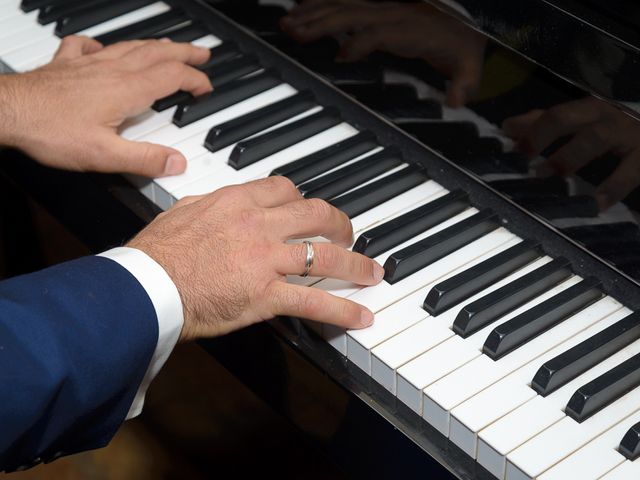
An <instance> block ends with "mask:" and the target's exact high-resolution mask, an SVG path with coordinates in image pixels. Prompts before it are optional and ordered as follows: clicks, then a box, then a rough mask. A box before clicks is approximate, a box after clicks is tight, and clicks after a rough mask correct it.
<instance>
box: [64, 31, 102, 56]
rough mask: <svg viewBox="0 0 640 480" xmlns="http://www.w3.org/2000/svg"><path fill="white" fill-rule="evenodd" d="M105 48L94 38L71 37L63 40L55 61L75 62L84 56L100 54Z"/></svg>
mask: <svg viewBox="0 0 640 480" xmlns="http://www.w3.org/2000/svg"><path fill="white" fill-rule="evenodd" d="M103 48H104V47H103V46H102V44H101V43H100V42H98V41H97V40H94V39H93V38H89V37H84V36H77V35H70V36H68V37H64V38H63V39H62V42H60V46H59V47H58V51H57V52H56V54H55V55H54V57H53V60H54V61H56V60H73V59H74V58H78V57H81V56H83V55H89V54H91V53H96V52H99V51H100V50H102V49H103Z"/></svg>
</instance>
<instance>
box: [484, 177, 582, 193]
mask: <svg viewBox="0 0 640 480" xmlns="http://www.w3.org/2000/svg"><path fill="white" fill-rule="evenodd" d="M489 185H491V186H492V187H493V188H495V189H496V190H498V191H499V192H502V193H505V194H507V195H509V196H510V197H513V198H519V197H533V196H536V195H538V196H545V195H547V196H548V195H562V196H567V195H569V184H568V183H567V180H566V178H564V177H549V178H515V179H507V180H494V181H492V182H489Z"/></svg>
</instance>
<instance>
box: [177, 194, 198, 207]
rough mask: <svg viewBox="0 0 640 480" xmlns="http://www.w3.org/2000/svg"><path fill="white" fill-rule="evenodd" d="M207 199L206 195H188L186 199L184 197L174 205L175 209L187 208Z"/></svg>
mask: <svg viewBox="0 0 640 480" xmlns="http://www.w3.org/2000/svg"><path fill="white" fill-rule="evenodd" d="M205 197H206V195H188V196H186V197H182V198H181V199H180V200H178V201H177V202H176V203H175V204H174V205H173V208H180V207H186V206H187V205H191V204H192V203H196V202H199V201H200V200H202V199H204V198H205Z"/></svg>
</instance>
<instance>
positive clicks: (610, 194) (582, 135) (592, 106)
mask: <svg viewBox="0 0 640 480" xmlns="http://www.w3.org/2000/svg"><path fill="white" fill-rule="evenodd" d="M503 129H504V131H505V133H506V134H507V135H509V136H510V137H512V138H514V139H515V140H516V141H517V146H518V147H519V149H520V150H522V151H523V152H525V153H527V154H529V155H531V156H532V157H535V156H537V155H539V154H540V153H541V152H542V151H543V150H544V149H545V148H546V147H548V146H549V145H551V144H553V143H554V142H555V141H556V140H559V139H562V138H563V137H566V136H571V140H569V141H568V142H567V143H566V144H565V145H564V146H562V147H561V148H559V149H558V150H557V151H556V152H554V153H553V154H552V155H551V156H550V157H549V158H548V159H547V160H546V162H545V163H544V164H543V165H542V167H541V169H542V170H551V171H552V172H554V173H556V174H558V175H569V174H572V173H574V172H576V171H578V170H579V169H580V168H582V167H584V166H585V165H587V164H588V163H590V162H591V161H593V160H595V159H596V158H598V157H601V156H602V155H604V154H606V153H612V154H614V155H616V156H618V157H620V158H621V159H622V161H621V162H620V165H619V166H618V168H616V170H615V171H614V172H613V173H612V174H611V175H610V176H609V178H607V179H605V180H604V181H603V182H602V183H601V184H600V185H599V186H598V188H597V191H596V200H597V201H598V205H599V207H600V209H602V210H605V209H607V208H609V207H611V206H612V205H613V204H615V203H616V202H618V201H619V200H622V199H623V198H625V197H626V196H627V195H628V194H629V193H631V191H632V190H633V189H634V188H636V187H637V186H638V185H640V125H639V124H638V121H637V120H635V119H633V118H632V117H631V116H629V115H627V114H626V113H624V112H622V111H620V110H618V109H617V108H615V107H613V106H611V105H610V104H608V103H606V102H603V101H602V100H598V99H597V98H594V97H587V98H583V99H581V100H576V101H573V102H567V103H563V104H560V105H556V106H554V107H552V108H550V109H548V110H532V111H530V112H528V113H525V114H523V115H518V116H516V117H512V118H509V119H507V120H505V121H504V123H503Z"/></svg>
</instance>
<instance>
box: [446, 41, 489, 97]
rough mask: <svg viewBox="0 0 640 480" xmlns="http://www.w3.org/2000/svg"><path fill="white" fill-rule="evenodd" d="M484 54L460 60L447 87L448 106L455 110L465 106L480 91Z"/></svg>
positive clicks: (479, 53)
mask: <svg viewBox="0 0 640 480" xmlns="http://www.w3.org/2000/svg"><path fill="white" fill-rule="evenodd" d="M482 60H483V57H482V53H481V52H478V54H477V56H474V57H472V58H462V59H460V61H459V63H458V65H457V68H456V70H455V71H454V73H453V75H452V77H451V83H450V84H449V86H448V87H447V98H446V102H447V105H449V106H450V107H453V108H458V107H462V106H464V105H465V104H466V103H467V102H468V101H469V99H470V98H471V97H472V96H473V94H474V93H475V92H476V91H477V90H478V87H479V86H480V81H481V79H482V70H483V68H482V67H483V64H482Z"/></svg>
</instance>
